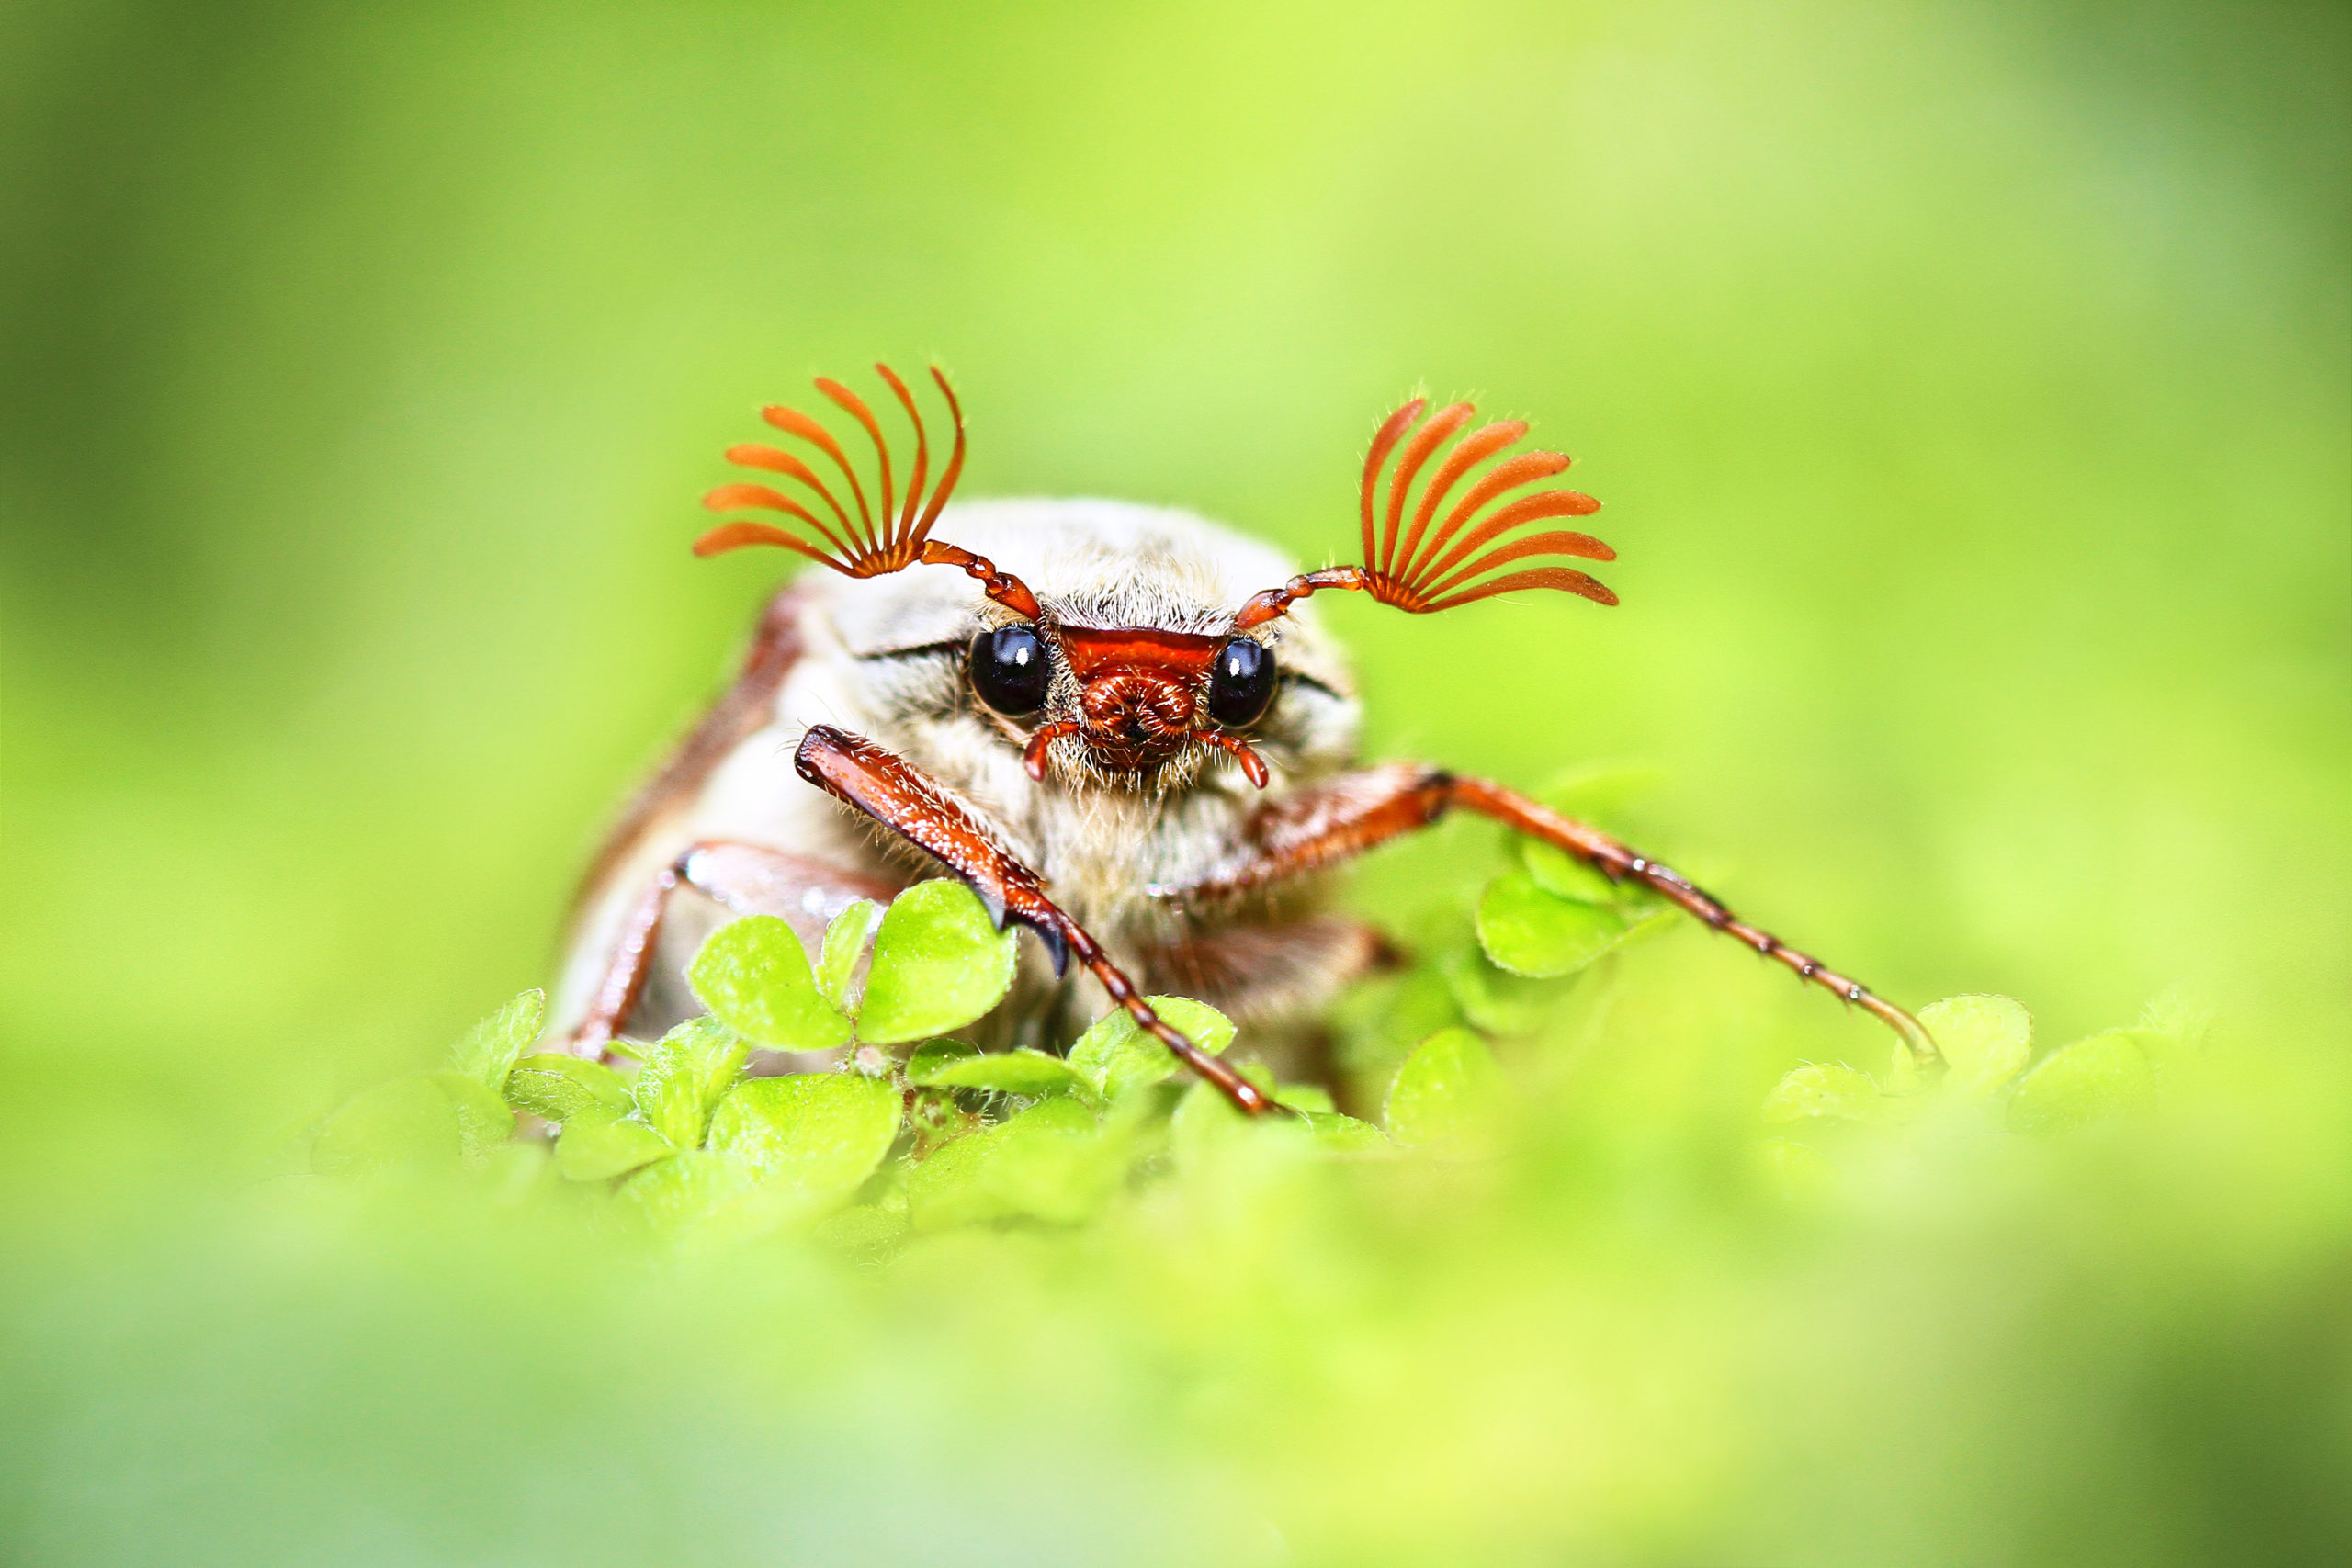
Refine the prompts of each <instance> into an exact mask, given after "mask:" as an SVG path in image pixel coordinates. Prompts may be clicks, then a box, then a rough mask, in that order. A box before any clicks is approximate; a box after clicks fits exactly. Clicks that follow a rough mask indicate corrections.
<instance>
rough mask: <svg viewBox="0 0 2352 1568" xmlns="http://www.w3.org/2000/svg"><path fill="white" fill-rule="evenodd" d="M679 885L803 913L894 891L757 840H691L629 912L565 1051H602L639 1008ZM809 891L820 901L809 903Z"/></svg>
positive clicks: (826, 911) (716, 897)
mask: <svg viewBox="0 0 2352 1568" xmlns="http://www.w3.org/2000/svg"><path fill="white" fill-rule="evenodd" d="M682 885H683V886H687V887H692V888H694V889H695V891H696V892H698V893H702V894H704V895H706V896H707V897H709V898H711V899H712V900H713V901H714V902H716V903H718V905H720V906H721V907H722V908H727V909H729V910H731V911H733V912H734V913H736V914H739V915H767V914H777V913H780V912H784V911H786V910H790V911H791V912H792V913H794V914H797V915H800V916H802V917H803V918H804V919H806V918H809V917H817V918H823V917H828V916H830V915H831V914H834V913H838V912H839V908H840V907H846V906H847V904H848V903H849V901H850V900H851V899H853V898H872V899H875V900H876V901H877V902H888V899H889V897H890V895H891V891H892V890H891V889H890V888H889V887H888V886H886V885H884V884H882V883H880V882H876V881H875V880H873V879H872V878H869V877H861V876H857V875H854V874H850V873H846V872H843V871H841V870H839V869H838V868H836V867H833V866H830V865H825V864H823V863H820V862H816V861H811V860H808V859H805V858H803V857H801V856H799V855H788V854H786V853H784V852H782V851H780V850H772V849H769V848H767V847H766V846H765V845H763V844H734V843H720V842H710V843H701V844H696V845H695V846H694V847H693V848H692V849H690V850H688V851H686V852H684V854H682V855H680V856H679V857H678V858H677V859H676V860H674V861H672V862H671V863H669V864H668V865H666V866H664V867H663V868H662V871H661V874H659V875H657V876H655V877H654V879H653V880H652V881H651V882H650V884H648V885H647V886H646V889H645V892H644V894H643V895H642V896H641V897H639V899H638V901H637V906H636V908H632V909H631V910H630V911H629V917H628V923H627V924H626V925H624V926H623V927H622V928H621V935H620V940H619V941H618V942H616V943H615V944H614V947H613V956H612V960H611V962H610V963H609V964H607V966H606V967H605V977H604V980H603V981H602V982H601V983H600V984H599V985H598V986H597V987H596V995H595V997H594V999H593V1000H591V1001H590V1003H589V1006H588V1016H587V1017H586V1018H584V1019H582V1021H581V1023H580V1027H579V1028H577V1029H575V1030H573V1031H572V1033H571V1040H570V1041H569V1042H568V1043H567V1044H568V1046H569V1048H570V1049H571V1051H573V1052H575V1053H576V1054H578V1055H583V1056H596V1055H603V1054H604V1053H605V1049H606V1047H607V1046H608V1045H609V1044H610V1043H611V1042H612V1040H613V1039H614V1037H615V1036H616V1035H617V1034H618V1033H619V1032H620V1029H621V1025H622V1024H624V1023H626V1022H628V1016H629V1014H630V1013H632V1012H634V1011H635V1010H637V1004H638V1000H639V998H640V997H642V996H643V995H644V994H645V983H646V980H647V977H648V976H650V974H651V972H652V967H653V954H654V951H655V947H656V945H657V943H658V942H659V941H660V939H661V935H662V915H663V914H664V912H666V911H667V909H668V908H669V903H670V896H671V895H672V894H673V893H675V892H676V891H677V890H678V888H679V887H680V886H682ZM812 895H814V896H816V897H818V898H820V899H821V900H822V902H823V903H824V905H825V906H826V907H825V908H815V907H812V906H811V904H810V902H809V900H810V897H811V896H812Z"/></svg>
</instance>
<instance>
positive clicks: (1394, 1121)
mask: <svg viewBox="0 0 2352 1568" xmlns="http://www.w3.org/2000/svg"><path fill="white" fill-rule="evenodd" d="M1507 1096H1508V1089H1507V1087H1506V1085H1505V1083H1504V1081H1503V1074H1502V1068H1501V1066H1499V1065H1498V1063H1497V1062H1496V1061H1495V1054H1494V1051H1493V1050H1492V1049H1491V1048H1490V1047H1489V1046H1488V1045H1487V1043H1486V1042H1485V1041H1483V1040H1481V1039H1479V1038H1478V1037H1477V1036H1476V1034H1473V1033H1471V1032H1470V1031H1468V1030H1466V1029H1442V1030H1440V1031H1438V1032H1436V1033H1435V1034H1432V1035H1430V1037H1429V1038H1428V1039H1427V1040H1424V1041H1422V1042H1421V1043H1420V1044H1419V1046H1417V1047H1416V1048H1415V1049H1414V1051H1413V1054H1412V1055H1409V1056H1408V1057H1406V1058H1405V1065H1404V1066H1403V1067H1402V1068H1400V1069H1398V1071H1397V1081H1396V1082H1395V1083H1394V1084H1393V1085H1391V1086H1390V1087H1389V1090H1388V1109H1387V1112H1386V1117H1385V1120H1386V1122H1387V1123H1388V1133H1389V1135H1390V1136H1391V1137H1393V1138H1395V1139H1396V1140H1397V1142H1398V1143H1400V1144H1408V1145H1424V1146H1427V1147H1430V1148H1432V1149H1439V1150H1449V1151H1453V1152H1464V1151H1468V1150H1475V1149H1476V1148H1477V1147H1478V1146H1479V1145H1481V1144H1484V1143H1487V1142H1489V1141H1490V1140H1491V1139H1492V1137H1493V1134H1494V1127H1495V1121H1496V1117H1497V1113H1498V1111H1499V1110H1500V1109H1501V1107H1502V1105H1503V1103H1504V1101H1505V1100H1506V1098H1507Z"/></svg>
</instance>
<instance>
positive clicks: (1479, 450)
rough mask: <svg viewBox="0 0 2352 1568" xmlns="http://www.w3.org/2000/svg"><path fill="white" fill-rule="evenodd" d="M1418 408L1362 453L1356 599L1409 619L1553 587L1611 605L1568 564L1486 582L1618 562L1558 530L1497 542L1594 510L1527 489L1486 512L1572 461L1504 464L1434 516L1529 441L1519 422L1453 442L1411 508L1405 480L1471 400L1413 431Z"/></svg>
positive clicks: (1420, 404)
mask: <svg viewBox="0 0 2352 1568" xmlns="http://www.w3.org/2000/svg"><path fill="white" fill-rule="evenodd" d="M1425 406H1426V404H1425V403H1424V401H1423V400H1421V399H1419V398H1415V399H1414V400H1412V401H1411V402H1409V403H1407V404H1406V405H1405V406H1404V407H1403V408H1400V409H1398V410H1397V412H1395V413H1393V414H1390V415H1389V416H1388V418H1387V420H1386V421H1385V423H1383V424H1382V425H1381V427H1380V430H1379V432H1378V433H1377V434H1374V436H1373V438H1372V448H1371V450H1370V451H1368V452H1366V453H1365V454H1364V459H1363V491H1362V495H1361V504H1362V511H1363V559H1364V566H1365V569H1366V570H1365V572H1364V577H1365V581H1364V583H1363V591H1364V592H1367V593H1370V594H1371V595H1372V596H1373V597H1374V598H1375V599H1378V600H1379V601H1380V602H1381V603H1383V604H1394V605H1396V606H1397V607H1398V608H1399V609H1403V610H1409V611H1411V612H1412V613H1413V614H1415V615H1433V614H1435V613H1436V612H1437V611H1440V610H1451V609H1453V607H1454V606H1455V605H1457V604H1470V603H1471V602H1472V601H1474V600H1478V599H1486V598H1490V597H1492V596H1493V595H1495V594H1497V593H1509V592H1513V591H1515V590H1517V589H1521V588H1556V589H1559V590H1561V591H1563V592H1568V593H1580V594H1582V595H1583V596H1584V597H1586V598H1587V599H1590V600H1593V601H1595V602H1596V603H1599V604H1615V603H1617V595H1616V594H1614V593H1612V592H1610V591H1609V590H1608V589H1607V588H1605V587H1603V586H1602V585H1601V584H1600V583H1599V582H1597V581H1593V579H1591V578H1590V577H1588V576H1587V575H1586V574H1585V573H1583V572H1581V571H1577V570H1575V569H1574V568H1572V567H1565V566H1546V567H1533V568H1529V569H1527V570H1520V571H1507V572H1504V573H1503V574H1502V575H1500V576H1498V577H1488V576H1487V575H1486V574H1487V573H1488V572H1490V571H1493V570H1495V569H1496V568H1498V567H1502V566H1508V565H1510V563H1511V562H1513V561H1519V560H1525V559H1527V558H1530V557H1543V556H1574V557H1577V558H1579V559H1583V560H1615V559H1616V558H1617V552H1616V551H1614V550H1612V549H1611V548H1610V547H1608V546H1607V545H1604V544H1602V543H1601V542H1600V540H1599V539H1596V538H1594V537H1593V536H1591V535H1589V534H1577V533H1570V532H1567V531H1566V530H1565V529H1551V530H1546V531H1544V532H1541V533H1534V534H1522V535H1521V536H1518V537H1517V538H1512V539H1509V540H1505V539H1504V537H1503V536H1505V535H1507V534H1509V533H1510V532H1511V530H1513V529H1515V528H1518V527H1521V526H1522V525H1526V524H1529V523H1536V522H1541V521H1544V520H1545V519H1549V518H1555V517H1588V516H1590V515H1591V514H1592V513H1595V512H1598V511H1600V502H1597V501H1595V500H1593V499H1592V497H1590V496H1589V495H1586V494H1584V493H1583V492H1581V491H1573V490H1565V489H1552V490H1538V491H1529V492H1528V493H1527V494H1524V495H1521V496H1520V497H1519V498H1518V499H1517V500H1514V501H1508V502H1502V504H1500V505H1491V503H1493V502H1496V501H1498V499H1499V498H1500V497H1502V496H1503V495H1505V494H1507V493H1508V492H1510V491H1515V490H1519V489H1521V488H1522V487H1523V486H1526V485H1530V484H1533V483H1534V482H1535V481H1536V480H1538V479H1550V478H1551V477H1552V476H1553V475H1554V474H1556V473H1559V472H1561V471H1563V470H1564V469H1566V468H1567V466H1568V463H1569V459H1568V458H1567V457H1565V456H1564V455H1562V454H1560V453H1558V452H1522V453H1521V454H1519V455H1518V456H1517V457H1507V458H1505V459H1504V460H1503V461H1501V462H1499V463H1497V464H1496V465H1495V466H1494V467H1493V468H1489V469H1487V472H1486V473H1485V474H1484V475H1482V476H1481V477H1480V478H1479V479H1477V480H1476V482H1475V483H1473V484H1472V485H1471V486H1470V487H1469V489H1468V490H1466V491H1464V492H1463V495H1462V499H1461V500H1460V501H1458V502H1455V503H1454V504H1453V507H1452V509H1451V510H1449V511H1447V512H1446V513H1445V515H1444V516H1443V517H1442V519H1441V518H1440V517H1439V516H1438V509H1439V508H1440V507H1442V506H1443V505H1444V504H1445V502H1446V498H1447V497H1448V496H1450V495H1452V494H1453V491H1454V488H1455V487H1456V486H1457V485H1459V484H1460V483H1461V482H1462V480H1463V479H1464V476H1466V475H1467V474H1468V473H1469V472H1470V470H1471V469H1472V468H1476V466H1477V465H1478V464H1479V463H1481V462H1483V461H1485V460H1486V459H1487V458H1488V457H1493V456H1494V455H1495V454H1497V453H1498V452H1501V451H1503V450H1504V449H1505V448H1507V447H1510V446H1514V445H1516V444H1517V443H1518V441H1519V440H1520V438H1521V437H1522V436H1524V435H1525V434H1527V425H1526V423H1524V422H1523V421H1521V420H1516V419H1506V420H1500V421H1498V422H1497V423H1493V424H1487V425H1481V426H1479V427H1478V428H1477V429H1476V430H1473V431H1471V432H1470V433H1469V434H1466V435H1464V436H1462V437H1461V438H1460V439H1459V440H1456V441H1454V442H1453V450H1452V451H1451V452H1449V453H1447V454H1446V456H1445V458H1444V460H1443V461H1442V462H1440V463H1439V464H1438V465H1437V468H1436V470H1435V471H1434V472H1433V473H1431V474H1430V479H1429V481H1428V483H1426V484H1425V485H1423V486H1422V487H1421V491H1420V497H1419V501H1418V502H1415V501H1414V499H1413V481H1414V480H1415V479H1417V478H1419V475H1420V472H1421V470H1422V469H1423V468H1427V467H1428V466H1429V463H1430V458H1431V457H1435V456H1436V454H1437V452H1438V450H1439V448H1441V447H1442V446H1445V444H1446V443H1447V441H1448V440H1450V439H1452V438H1453V436H1454V434H1455V432H1457V431H1459V430H1461V428H1462V427H1463V426H1464V424H1467V423H1469V421H1470V415H1471V412H1472V409H1471V406H1470V405H1469V404H1468V403H1449V404H1447V405H1446V406H1445V407H1444V408H1442V409H1440V410H1438V411H1437V412H1435V413H1433V414H1431V415H1430V417H1429V419H1428V420H1427V421H1426V422H1425V423H1421V424H1420V428H1419V429H1418V430H1415V429H1414V428H1413V427H1414V424H1415V423H1416V422H1417V421H1419V420H1420V416H1421V411H1422V409H1423V408H1424V407H1425ZM1408 431H1409V432H1411V435H1410V437H1409V439H1408V436H1407V433H1408ZM1400 444H1401V446H1402V448H1403V449H1402V451H1401V452H1400V451H1398V447H1399V446H1400ZM1392 452H1396V453H1397V466H1396V468H1395V469H1394V470H1393V471H1392V472H1390V474H1389V476H1388V494H1387V498H1386V504H1385V506H1382V505H1379V504H1378V502H1379V499H1380V498H1379V494H1378V492H1379V489H1380V476H1381V470H1382V469H1383V468H1385V466H1386V465H1387V462H1388V457H1389V454H1390V453H1392ZM1408 505H1409V507H1410V514H1409V518H1408ZM1498 541H1501V542H1498Z"/></svg>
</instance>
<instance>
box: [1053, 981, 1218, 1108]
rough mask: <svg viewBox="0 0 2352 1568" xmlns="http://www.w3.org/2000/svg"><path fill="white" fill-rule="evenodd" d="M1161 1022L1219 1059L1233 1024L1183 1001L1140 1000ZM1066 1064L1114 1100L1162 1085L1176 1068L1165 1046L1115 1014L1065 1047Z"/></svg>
mask: <svg viewBox="0 0 2352 1568" xmlns="http://www.w3.org/2000/svg"><path fill="white" fill-rule="evenodd" d="M1144 1000H1145V1001H1146V1002H1148V1003H1149V1004H1150V1006H1151V1010H1153V1011H1154V1012H1156V1013H1158V1014H1159V1017H1160V1020H1161V1021H1162V1022H1164V1023H1166V1024H1168V1025H1169V1027H1170V1028H1171V1029H1174V1030H1175V1031H1176V1032H1178V1033H1180V1034H1182V1035H1183V1036H1184V1038H1185V1039H1187V1040H1190V1041H1191V1042H1192V1043H1193V1044H1195V1045H1197V1046H1199V1047H1200V1048H1201V1049H1202V1050H1204V1051H1206V1052H1207V1053H1208V1054H1209V1055H1212V1056H1221V1055H1224V1054H1225V1049H1226V1047H1227V1046H1228V1045H1230V1044H1232V1043H1233V1024H1232V1022H1231V1021H1230V1020H1228V1019H1227V1018H1226V1016H1225V1015H1224V1014H1223V1013H1220V1012H1218V1011H1217V1010H1216V1009H1215V1008H1212V1007H1209V1006H1206V1005H1205V1004H1204V1003H1201V1002H1196V1001H1192V1000H1190V999H1188V998H1183V997H1146V998H1144ZM1069 1065H1070V1067H1071V1068H1072V1070H1074V1071H1076V1072H1077V1073H1078V1074H1079V1075H1080V1076H1081V1077H1083V1078H1085V1080H1086V1081H1087V1082H1089V1083H1091V1084H1092V1085H1093V1086H1094V1089H1095V1090H1096V1091H1097V1092H1098V1093H1100V1094H1102V1095H1103V1097H1104V1098H1106V1099H1111V1100H1116V1099H1118V1098H1120V1097H1121V1096H1123V1095H1125V1094H1126V1093H1127V1092H1129V1091H1130V1090H1132V1089H1141V1088H1143V1087H1145V1086H1146V1085H1148V1084H1156V1083H1165V1082H1166V1081H1167V1080H1168V1079H1170V1078H1171V1077H1175V1076H1176V1074H1177V1073H1178V1071H1180V1070H1181V1069H1180V1067H1179V1066H1178V1064H1177V1062H1176V1060H1175V1058H1174V1057H1172V1056H1170V1055H1169V1054H1168V1047H1167V1046H1165V1045H1162V1044H1161V1043H1159V1041H1158V1040H1157V1039H1155V1038H1154V1037H1153V1036H1151V1035H1149V1034H1147V1033H1145V1032H1144V1030H1143V1026H1142V1025H1140V1024H1138V1023H1136V1021H1135V1020H1134V1019H1133V1018H1132V1017H1130V1016H1128V1014H1127V1013H1126V1012H1125V1010H1117V1011H1113V1012H1109V1013H1105V1014H1104V1015H1103V1017H1102V1018H1101V1019H1099V1020H1097V1021H1095V1023H1094V1025H1093V1026H1092V1027H1091V1028H1090V1029H1088V1030H1087V1032H1085V1033H1083V1034H1081V1035H1080V1036H1079V1037H1078V1040H1077V1042H1076V1043H1074V1044H1072V1045H1071V1046H1070V1048H1069Z"/></svg>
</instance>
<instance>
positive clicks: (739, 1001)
mask: <svg viewBox="0 0 2352 1568" xmlns="http://www.w3.org/2000/svg"><path fill="white" fill-rule="evenodd" d="M686 978H687V979H688V980H689V981H690V982H691V983H692V984H693V986H694V988H695V995H696V996H698V997H700V998H702V1003H703V1006H705V1007H707V1008H708V1009H709V1010H711V1012H712V1014H713V1015H714V1016H716V1017H717V1018H718V1019H719V1020H721V1021H723V1022H725V1023H726V1024H727V1026H728V1027H729V1028H730V1029H733V1030H734V1031H736V1032H738V1033H740V1034H741V1035H742V1036H743V1037H744V1038H745V1039H747V1040H750V1041H751V1042H752V1043H753V1044H756V1045H765V1046H768V1047H769V1048H771V1049H773V1050H777V1051H831V1050H834V1049H836V1048H837V1047H840V1046H842V1045H846V1044H848V1043H849V1036H850V1024H849V1019H848V1017H847V1016H846V1015H845V1014H844V1013H843V1012H842V1010H841V1009H840V1008H838V1007H836V1006H834V1005H833V1004H832V1003H831V1001H828V1000H827V999H826V998H824V997H823V996H822V995H821V994H820V993H819V991H818V989H817V980H816V976H814V975H813V974H811V973H810V971H809V955H808V954H807V953H804V952H802V951H801V948H800V939H799V938H798V937H797V936H795V935H794V934H793V931H792V928H791V926H789V925H787V924H786V923H785V922H784V921H783V920H780V919H777V918H776V917H775V916H774V915H753V916H752V917H751V918H750V919H741V920H735V921H732V922H730V923H729V924H727V925H724V926H721V927H719V928H718V930H717V931H713V932H711V933H710V935H709V937H708V938H707V940H705V942H703V944H702V948H701V951H699V952H697V953H695V960H694V963H693V964H692V965H691V966H690V967H689V968H688V969H687V971H686Z"/></svg>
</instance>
